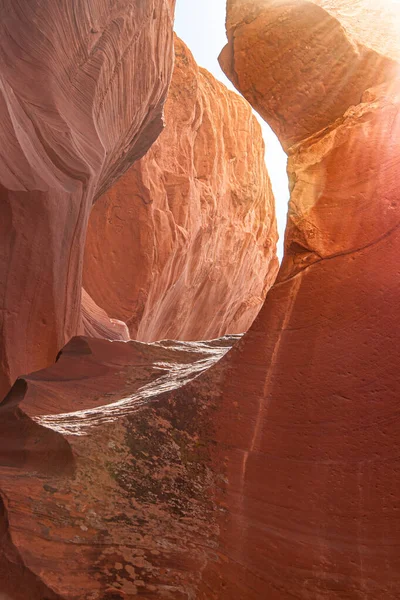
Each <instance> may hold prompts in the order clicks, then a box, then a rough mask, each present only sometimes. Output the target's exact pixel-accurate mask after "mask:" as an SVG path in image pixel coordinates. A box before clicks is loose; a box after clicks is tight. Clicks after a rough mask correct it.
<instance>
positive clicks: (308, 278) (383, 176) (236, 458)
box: [205, 1, 400, 600]
mask: <svg viewBox="0 0 400 600" xmlns="http://www.w3.org/2000/svg"><path fill="white" fill-rule="evenodd" d="M362 4H366V5H367V7H368V6H370V3H362V2H356V3H353V2H347V3H346V2H344V1H340V2H335V1H330V2H323V1H321V2H315V3H314V2H301V1H300V2H295V3H294V2H290V1H287V2H283V1H279V2H273V1H271V2H264V3H254V2H247V3H246V2H235V1H232V2H229V7H230V12H229V13H228V36H229V40H230V42H229V44H228V48H227V49H225V51H224V54H223V55H222V58H221V62H222V64H223V65H224V66H225V68H226V71H227V73H228V74H230V75H231V77H232V79H233V81H234V82H235V85H237V86H238V87H239V88H240V89H243V93H244V94H245V95H246V96H247V98H248V99H250V101H252V102H253V103H254V106H255V107H256V108H257V109H258V110H260V112H261V113H262V114H263V115H264V116H265V118H266V119H267V120H268V121H269V122H270V123H271V125H272V126H273V127H274V128H275V130H276V131H277V132H278V133H279V135H280V136H281V140H282V141H283V143H284V144H285V145H286V148H287V149H288V152H289V167H288V171H289V176H290V182H291V200H290V205H289V216H288V228H287V232H286V239H285V257H284V261H283V265H282V267H281V270H280V273H279V275H278V282H277V283H276V284H275V286H274V287H273V288H272V290H271V291H270V293H269V294H268V296H267V300H266V303H265V305H264V307H263V309H262V311H261V313H260V315H259V317H258V318H257V320H256V321H255V323H254V325H253V326H252V328H251V330H250V332H249V333H248V335H247V336H246V337H245V338H244V339H243V341H242V342H240V343H239V347H238V348H237V350H235V351H234V352H232V353H231V354H230V355H229V356H228V357H226V359H225V366H224V369H225V372H223V371H222V367H221V376H220V380H219V382H217V383H215V385H216V387H217V388H219V389H220V390H221V406H220V410H219V416H215V421H214V422H218V421H219V423H220V429H219V440H220V442H219V444H227V446H228V450H227V452H226V453H225V457H226V461H227V465H228V471H229V475H228V476H227V480H228V483H227V488H226V491H225V494H224V496H223V503H224V506H225V507H226V508H227V515H228V516H227V518H226V519H225V527H224V534H223V536H222V540H223V542H222V543H223V546H224V552H225V553H226V555H227V556H228V557H229V559H228V560H227V561H226V562H225V563H224V565H223V567H222V568H221V569H219V568H218V567H214V568H211V574H210V577H211V576H213V577H215V578H216V579H218V578H220V577H221V576H222V579H223V580H224V581H225V590H224V592H223V593H221V595H219V596H217V597H218V598H224V599H225V598H226V599H228V598H231V597H235V593H237V592H235V590H237V589H238V586H239V589H240V590H241V593H240V594H239V596H240V598H243V599H255V598H259V597H268V600H289V599H290V598H302V599H304V600H311V599H314V598H326V599H329V600H334V599H337V600H339V599H340V600H343V599H348V600H356V599H357V600H365V599H366V598H380V599H382V600H394V599H395V598H397V597H399V595H400V580H399V577H398V573H399V558H398V552H397V546H398V544H399V542H400V528H399V521H398V493H397V491H396V490H397V489H398V487H399V485H400V478H399V469H398V458H397V450H396V448H397V445H398V440H399V437H400V424H399V421H398V419H397V397H398V393H399V390H400V374H399V369H398V364H399V359H400V355H399V351H398V344H396V342H395V340H396V339H397V338H398V336H399V334H400V325H399V318H398V315H399V309H400V301H399V293H398V290H399V286H400V272H399V268H398V255H399V252H400V233H399V232H400V230H399V225H400V205H399V200H398V198H399V184H398V172H399V168H398V165H399V164H400V149H399V144H398V140H399V138H400V79H399V78H398V75H397V73H398V71H399V69H398V64H397V63H395V62H394V59H395V58H396V51H395V50H396V48H394V47H393V46H392V45H391V44H389V43H387V46H386V48H384V47H383V46H380V47H378V44H377V40H379V36H378V35H377V36H375V35H374V31H375V30H376V31H379V29H381V23H382V19H383V18H384V16H385V15H384V11H383V9H382V15H380V17H379V18H376V19H375V15H374V14H373V13H368V12H367V13H366V18H367V19H368V21H369V24H368V28H369V31H370V36H369V39H368V37H366V36H365V31H364V29H363V25H364V24H365V22H366V20H365V18H364V19H361V20H360V19H358V20H357V19H356V18H354V19H353V17H357V15H358V13H357V11H358V10H359V9H360V8H361V7H362ZM249 7H250V12H247V10H248V9H249ZM346 9H347V10H346ZM397 9H399V6H398V5H397ZM354 11H355V14H353V15H352V12H354ZM398 16H400V15H398ZM364 17H365V15H364ZM395 22H398V18H397V21H395ZM358 27H361V29H360V30H358ZM388 27H389V26H388ZM375 28H376V29H375ZM388 39H389V38H388ZM386 41H387V42H388V40H386ZM248 48H249V49H250V52H249V53H247V51H246V49H248ZM397 49H398V47H397ZM378 51H379V52H378ZM278 58H279V64H280V66H278V63H277V59H278ZM261 65H262V70H261ZM233 66H234V72H233V70H232V69H233ZM382 81H386V82H385V83H382ZM374 84H380V85H378V86H377V87H375V88H373V89H369V90H367V88H369V87H370V86H371V85H374ZM250 88H251V89H252V92H251V93H250V91H249V90H250ZM366 90H367V91H366ZM285 92H287V94H285ZM294 142H297V144H294ZM243 398H245V399H246V401H245V402H244V401H243ZM233 406H234V407H236V413H235V414H234V415H232V407H233ZM227 432H229V434H228V433H227ZM219 444H218V445H219ZM230 445H232V446H231V447H230ZM238 540H240V541H238ZM206 576H207V574H206V573H205V577H206Z"/></svg>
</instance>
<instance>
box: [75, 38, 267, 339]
mask: <svg viewBox="0 0 400 600" xmlns="http://www.w3.org/2000/svg"><path fill="white" fill-rule="evenodd" d="M165 119H166V128H165V130H164V131H163V133H162V135H161V136H160V138H159V139H158V140H157V141H156V142H155V143H154V144H153V146H152V147H151V149H150V151H149V152H148V153H147V154H146V156H145V157H144V158H143V159H142V160H141V161H138V162H137V163H135V165H134V166H133V167H132V168H131V169H130V170H129V171H128V172H127V173H126V174H125V176H124V177H122V178H121V179H120V180H119V182H118V183H117V184H116V185H114V186H113V188H112V189H111V190H110V191H109V192H107V193H106V194H105V195H104V196H103V197H102V198H101V199H100V200H99V201H98V202H97V203H96V204H95V206H94V208H93V211H92V214H91V217H90V222H89V228H88V238H87V244H86V252H85V264H84V285H85V289H86V290H87V292H88V293H89V294H90V296H91V297H92V298H93V300H94V301H95V302H96V303H97V304H98V305H99V306H101V307H102V308H103V309H104V310H105V311H106V312H107V314H108V315H109V316H110V317H113V318H117V319H120V320H122V321H124V322H126V323H127V324H128V327H129V330H130V334H131V336H132V338H136V339H138V340H143V341H154V340H157V339H167V338H168V339H181V340H195V339H212V338H215V337H218V336H221V335H224V334H225V333H227V332H228V333H240V332H243V331H245V330H247V329H248V327H249V326H250V324H251V323H252V321H253V320H254V318H255V316H256V314H257V312H258V311H259V309H260V307H261V305H262V302H263V300H264V298H265V295H266V292H267V290H268V289H269V287H270V286H271V285H272V283H273V281H274V279H275V276H276V272H277V266H278V262H277V259H276V255H275V246H276V240H277V232H276V222H275V211H274V199H273V194H272V191H271V186H270V182H269V178H268V174H267V171H266V167H265V162H264V143H263V140H262V135H261V129H260V126H259V124H258V122H257V121H256V119H255V117H254V116H253V115H252V112H251V109H250V106H249V105H248V104H247V102H246V101H245V100H244V99H243V98H241V97H239V96H238V95H237V94H235V93H233V92H231V91H229V90H228V89H227V88H226V87H225V86H224V85H223V84H221V83H220V82H218V81H216V80H215V79H214V77H213V76H212V75H210V73H208V72H207V71H205V70H204V69H201V68H199V67H198V66H197V64H196V63H195V61H194V59H193V57H192V55H191V53H190V52H189V50H188V48H187V47H186V46H185V45H184V44H183V42H182V41H180V40H179V39H178V38H176V39H175V70H174V74H173V78H172V83H171V87H170V91H169V95H168V99H167V103H166V108H165Z"/></svg>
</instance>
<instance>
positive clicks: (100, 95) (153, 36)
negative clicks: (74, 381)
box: [0, 0, 174, 396]
mask: <svg viewBox="0 0 400 600" xmlns="http://www.w3.org/2000/svg"><path fill="white" fill-rule="evenodd" d="M173 7H174V2H171V1H169V2H166V0H150V2H143V1H140V2H135V3H134V4H132V3H131V2H128V1H126V0H119V1H118V2H115V1H111V0H102V1H101V2H97V1H95V0H90V1H89V2H81V1H77V2H72V3H71V2H70V1H69V0H60V2H56V3H55V2H50V1H44V2H43V1H39V0H33V1H29V2H28V1H19V2H14V1H13V0H2V1H1V2H0V11H1V14H2V19H1V23H0V56H1V69H0V82H1V93H0V113H1V115H2V119H1V124H0V138H1V148H0V159H1V160H0V197H1V205H2V219H1V224H0V240H1V241H0V243H1V253H0V280H1V281H2V286H1V297H0V331H1V340H0V395H1V396H2V395H4V393H5V392H6V391H7V389H8V388H9V386H10V384H11V383H12V382H13V381H14V380H15V378H16V377H17V376H18V375H20V374H21V373H28V372H30V371H33V370H35V369H38V368H40V367H43V366H45V365H47V364H50V363H51V362H52V361H53V360H54V359H55V356H56V354H57V352H58V351H59V350H60V348H61V347H62V346H63V345H64V344H65V342H66V341H68V339H69V338H70V337H71V336H73V335H76V334H77V333H79V332H80V331H81V310H80V302H81V280H82V262H83V250H84V240H85V233H86V226H87V220H88V216H89V212H90V208H91V205H92V202H93V199H94V198H95V197H96V196H100V195H102V194H103V193H104V192H105V190H106V189H107V188H108V187H109V186H110V185H111V184H112V183H113V182H114V181H115V179H116V178H117V177H119V176H120V175H121V174H122V173H123V172H124V171H125V170H126V169H127V168H128V167H130V165H131V164H132V163H133V162H134V161H135V160H136V159H138V158H141V156H143V154H144V153H145V152H146V151H147V149H148V148H149V146H150V145H151V144H152V142H153V141H154V140H155V138H156V137H157V136H158V134H159V133H160V131H161V129H162V126H163V125H162V107H163V103H164V100H165V96H166V93H167V88H168V84H169V80H170V76H171V70H172V43H173V39H172V23H173ZM144 59H145V60H144ZM145 63H146V67H144V64H145ZM44 90H46V93H44Z"/></svg>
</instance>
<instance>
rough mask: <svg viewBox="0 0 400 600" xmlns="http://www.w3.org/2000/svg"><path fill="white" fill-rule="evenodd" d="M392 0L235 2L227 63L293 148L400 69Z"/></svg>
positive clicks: (250, 98) (229, 19) (229, 73)
mask: <svg viewBox="0 0 400 600" xmlns="http://www.w3.org/2000/svg"><path fill="white" fill-rule="evenodd" d="M398 33H399V30H398V5H397V6H396V4H395V3H392V2H391V0H387V1H386V0H383V1H382V2H379V3H377V2H375V0H353V1H351V2H350V0H267V1H266V2H265V1H264V2H260V1H259V0H228V14H227V35H228V40H229V41H228V44H227V46H226V47H225V48H224V50H223V51H222V53H221V56H220V63H221V66H222V68H223V70H224V71H225V73H226V74H227V76H228V77H229V78H230V79H231V81H232V83H233V84H234V85H235V86H236V87H237V89H238V90H239V91H240V92H241V93H242V94H243V95H244V97H245V98H247V100H248V101H249V102H250V104H252V106H253V107H254V108H255V109H256V110H257V111H258V112H259V113H260V115H261V116H262V117H264V119H265V120H266V121H267V122H268V123H269V124H270V125H271V127H272V128H273V129H274V131H275V133H276V134H277V135H278V137H279V139H280V141H281V143H282V145H283V147H284V148H285V149H288V148H289V147H290V146H291V145H292V144H294V143H297V142H299V141H301V140H302V139H304V138H305V137H307V136H309V135H312V134H314V133H316V132H317V131H320V130H322V129H323V128H324V127H327V126H329V125H330V124H331V123H332V122H333V121H334V120H335V119H336V118H339V117H341V116H342V115H343V113H344V112H345V111H346V109H347V108H349V107H350V106H352V105H354V104H358V103H359V102H360V101H361V96H362V94H363V92H364V91H365V90H366V89H367V88H369V87H371V86H374V85H376V84H378V83H380V82H383V81H385V80H386V79H388V78H390V77H391V76H392V75H393V74H394V73H396V72H397V71H398V62H397V61H398V60H399V59H400V52H399V44H398V42H397V40H398Z"/></svg>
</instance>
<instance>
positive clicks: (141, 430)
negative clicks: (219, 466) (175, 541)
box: [109, 395, 213, 517]
mask: <svg viewBox="0 0 400 600" xmlns="http://www.w3.org/2000/svg"><path fill="white" fill-rule="evenodd" d="M209 412H210V411H209V410H208V409H207V407H206V406H205V404H204V403H203V402H201V401H198V402H195V401H193V400H192V401H190V400H188V399H187V398H186V399H185V398H184V397H179V395H176V396H175V397H174V398H173V399H170V400H169V401H168V402H164V403H163V404H162V405H161V406H160V405H159V406H158V407H157V408H148V409H147V410H145V411H143V412H141V413H139V414H136V415H135V416H134V418H131V419H129V420H128V422H127V426H126V434H125V435H126V439H125V441H126V445H127V447H128V448H129V453H130V457H129V459H128V460H125V461H124V462H123V464H116V463H113V464H112V465H109V470H110V474H111V475H112V477H113V478H114V479H115V480H116V481H117V483H118V485H119V486H120V487H121V488H123V489H124V490H125V491H127V492H129V494H130V495H132V496H133V497H134V498H135V500H136V501H138V502H139V503H141V504H156V505H157V506H162V507H163V508H164V509H167V510H168V511H169V512H171V513H172V514H174V515H175V516H177V517H186V516H188V515H190V514H191V513H193V512H196V513H197V512H198V508H199V505H201V506H202V508H203V510H205V511H206V512H208V511H209V510H211V509H212V502H211V497H210V493H211V489H212V487H213V475H212V470H211V468H210V460H211V459H210V447H211V446H212V444H213V441H212V439H211V431H212V428H211V424H210V422H209Z"/></svg>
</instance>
